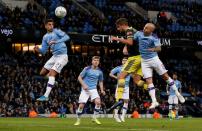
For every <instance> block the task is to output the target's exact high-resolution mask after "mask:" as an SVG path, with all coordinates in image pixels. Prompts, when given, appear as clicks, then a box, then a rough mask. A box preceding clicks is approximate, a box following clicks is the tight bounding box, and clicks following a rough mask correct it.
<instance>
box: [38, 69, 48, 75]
mask: <svg viewBox="0 0 202 131" xmlns="http://www.w3.org/2000/svg"><path fill="white" fill-rule="evenodd" d="M48 73H49V70H48V69H46V68H44V67H43V68H42V69H41V71H40V75H41V76H46V75H47V74H48Z"/></svg>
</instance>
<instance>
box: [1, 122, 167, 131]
mask: <svg viewBox="0 0 202 131" xmlns="http://www.w3.org/2000/svg"><path fill="white" fill-rule="evenodd" d="M1 125H2V126H8V127H11V126H17V127H23V126H28V127H51V128H62V129H64V128H68V127H70V128H72V127H73V126H70V125H67V126H60V127H57V126H55V125H46V124H26V125H19V124H0V126H1ZM74 127H75V128H77V129H96V130H106V129H108V130H116V131H126V130H128V131H169V130H160V129H149V128H139V129H132V128H130V129H122V128H109V127H96V128H95V127H88V126H74Z"/></svg>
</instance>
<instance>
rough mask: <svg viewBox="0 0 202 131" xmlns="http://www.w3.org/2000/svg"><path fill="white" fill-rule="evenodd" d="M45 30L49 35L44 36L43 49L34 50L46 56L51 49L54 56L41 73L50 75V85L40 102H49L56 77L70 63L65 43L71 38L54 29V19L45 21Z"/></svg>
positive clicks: (35, 48)
mask: <svg viewBox="0 0 202 131" xmlns="http://www.w3.org/2000/svg"><path fill="white" fill-rule="evenodd" d="M45 28H46V30H47V33H46V34H45V35H44V36H43V40H42V48H39V47H38V46H35V47H34V50H35V51H36V52H39V53H41V54H45V53H46V52H47V50H48V48H49V47H50V49H51V50H52V54H53V56H52V57H51V58H50V59H49V60H48V61H47V62H46V64H45V65H44V67H43V68H42V70H41V72H40V75H43V76H47V75H48V83H47V87H46V92H45V94H44V95H43V96H41V97H40V98H38V99H37V100H38V101H48V96H49V94H50V92H51V90H52V88H53V87H54V84H55V77H56V75H57V74H59V73H60V72H61V70H62V68H63V67H64V66H65V65H66V64H67V62H68V56H67V46H66V44H65V41H67V40H69V39H70V37H69V36H68V35H67V34H66V33H65V32H63V31H61V30H60V29H56V28H54V22H53V20H52V19H47V20H46V21H45Z"/></svg>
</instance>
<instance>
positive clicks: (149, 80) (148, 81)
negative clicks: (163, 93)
mask: <svg viewBox="0 0 202 131" xmlns="http://www.w3.org/2000/svg"><path fill="white" fill-rule="evenodd" d="M146 83H147V84H148V85H149V84H152V83H153V80H152V77H150V78H147V79H146Z"/></svg>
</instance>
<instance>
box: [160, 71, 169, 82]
mask: <svg viewBox="0 0 202 131" xmlns="http://www.w3.org/2000/svg"><path fill="white" fill-rule="evenodd" d="M162 78H163V79H164V80H165V81H166V80H168V79H169V75H168V73H164V74H163V75H162Z"/></svg>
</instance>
